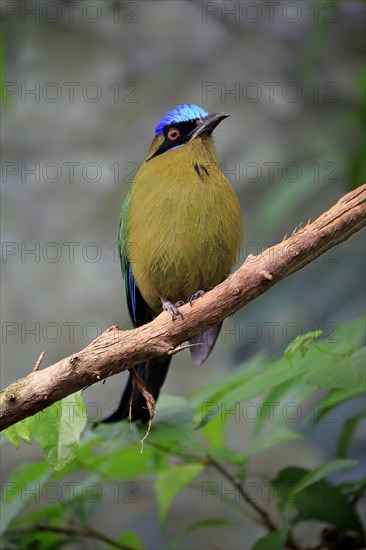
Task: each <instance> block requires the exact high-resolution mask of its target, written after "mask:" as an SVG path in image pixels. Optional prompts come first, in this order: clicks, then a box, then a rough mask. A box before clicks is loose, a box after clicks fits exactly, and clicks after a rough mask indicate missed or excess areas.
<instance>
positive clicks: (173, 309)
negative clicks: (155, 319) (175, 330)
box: [162, 300, 184, 321]
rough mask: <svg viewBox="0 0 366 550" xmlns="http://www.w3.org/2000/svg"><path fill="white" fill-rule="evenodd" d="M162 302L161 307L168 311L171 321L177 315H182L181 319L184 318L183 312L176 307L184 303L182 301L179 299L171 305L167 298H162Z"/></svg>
mask: <svg viewBox="0 0 366 550" xmlns="http://www.w3.org/2000/svg"><path fill="white" fill-rule="evenodd" d="M162 304H163V309H165V311H169V313H170V315H171V316H172V319H173V321H174V320H175V319H176V318H177V317H178V316H179V315H180V316H181V317H182V319H184V315H183V313H182V312H181V311H180V310H179V309H178V308H179V307H180V306H183V305H184V302H182V301H180V302H177V303H176V304H174V305H173V304H172V303H171V302H169V300H162Z"/></svg>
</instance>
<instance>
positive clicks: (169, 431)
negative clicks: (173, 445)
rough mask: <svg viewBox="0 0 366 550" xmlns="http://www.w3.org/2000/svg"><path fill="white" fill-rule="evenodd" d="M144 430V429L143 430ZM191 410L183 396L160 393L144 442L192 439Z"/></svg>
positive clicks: (193, 437)
mask: <svg viewBox="0 0 366 550" xmlns="http://www.w3.org/2000/svg"><path fill="white" fill-rule="evenodd" d="M145 431H146V430H145ZM194 439H195V436H194V426H193V410H192V408H191V406H190V405H189V404H188V402H187V400H186V399H184V398H183V397H176V396H172V395H162V396H161V398H159V401H158V402H157V407H156V414H155V416H154V421H153V423H152V426H151V430H150V433H149V437H148V439H147V440H146V443H147V444H148V443H154V442H162V441H172V442H182V441H190V440H194Z"/></svg>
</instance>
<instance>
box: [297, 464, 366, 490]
mask: <svg viewBox="0 0 366 550" xmlns="http://www.w3.org/2000/svg"><path fill="white" fill-rule="evenodd" d="M356 464H358V461H357V460H341V459H339V460H331V461H330V462H327V463H326V464H323V465H322V466H319V468H315V469H314V470H311V471H310V472H308V473H307V474H305V475H304V477H302V478H301V479H300V480H299V481H298V482H297V484H296V487H294V490H293V493H290V495H289V500H291V498H292V497H293V496H294V495H295V494H296V493H298V492H300V491H303V490H304V489H306V488H307V487H310V485H313V484H314V483H316V482H317V481H320V480H321V479H324V478H325V477H328V476H330V475H331V474H334V472H339V471H341V470H348V469H349V468H352V466H356Z"/></svg>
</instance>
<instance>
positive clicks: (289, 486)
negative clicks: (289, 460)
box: [272, 466, 363, 537]
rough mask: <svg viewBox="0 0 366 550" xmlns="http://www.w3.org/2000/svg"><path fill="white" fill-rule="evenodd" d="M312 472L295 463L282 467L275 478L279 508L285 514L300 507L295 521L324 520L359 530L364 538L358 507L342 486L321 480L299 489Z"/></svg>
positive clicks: (274, 485)
mask: <svg viewBox="0 0 366 550" xmlns="http://www.w3.org/2000/svg"><path fill="white" fill-rule="evenodd" d="M308 474H312V472H311V471H310V472H309V470H306V469H305V468H298V467H295V466H293V467H289V468H285V469H284V470H281V472H279V474H278V476H277V478H276V479H274V480H272V485H273V487H274V490H275V492H276V494H277V497H278V508H279V510H280V511H282V513H284V512H285V511H287V510H289V509H291V508H295V509H297V511H298V515H297V516H296V517H295V518H294V519H293V520H292V522H293V523H297V522H300V521H307V520H317V521H322V522H324V523H328V524H330V525H334V526H335V527H337V528H338V529H340V530H351V531H355V532H357V533H358V534H359V535H360V536H361V537H362V536H363V534H362V533H363V528H362V524H361V522H360V519H359V517H358V515H357V513H356V510H355V509H354V507H353V506H352V504H350V502H349V500H348V498H347V497H346V496H345V495H344V494H342V492H341V490H340V489H339V488H338V487H336V486H334V485H331V484H330V483H328V482H327V481H325V480H323V479H321V480H320V481H317V482H314V483H312V484H311V485H308V486H307V487H306V488H304V489H303V490H302V491H297V490H296V489H297V487H300V486H301V485H300V484H301V483H302V480H303V479H304V478H305V476H307V475H308ZM305 480H306V478H305ZM308 480H309V478H308Z"/></svg>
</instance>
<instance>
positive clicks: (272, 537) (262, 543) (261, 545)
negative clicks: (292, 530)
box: [252, 529, 287, 550]
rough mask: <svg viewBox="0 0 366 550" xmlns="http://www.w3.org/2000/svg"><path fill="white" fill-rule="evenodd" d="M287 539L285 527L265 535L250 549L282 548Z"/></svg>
mask: <svg viewBox="0 0 366 550" xmlns="http://www.w3.org/2000/svg"><path fill="white" fill-rule="evenodd" d="M286 539H287V531H286V529H281V531H275V532H273V533H270V534H269V535H266V536H264V537H262V538H260V539H259V540H257V542H256V543H255V544H254V546H252V550H283V548H284V547H285V542H286Z"/></svg>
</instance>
